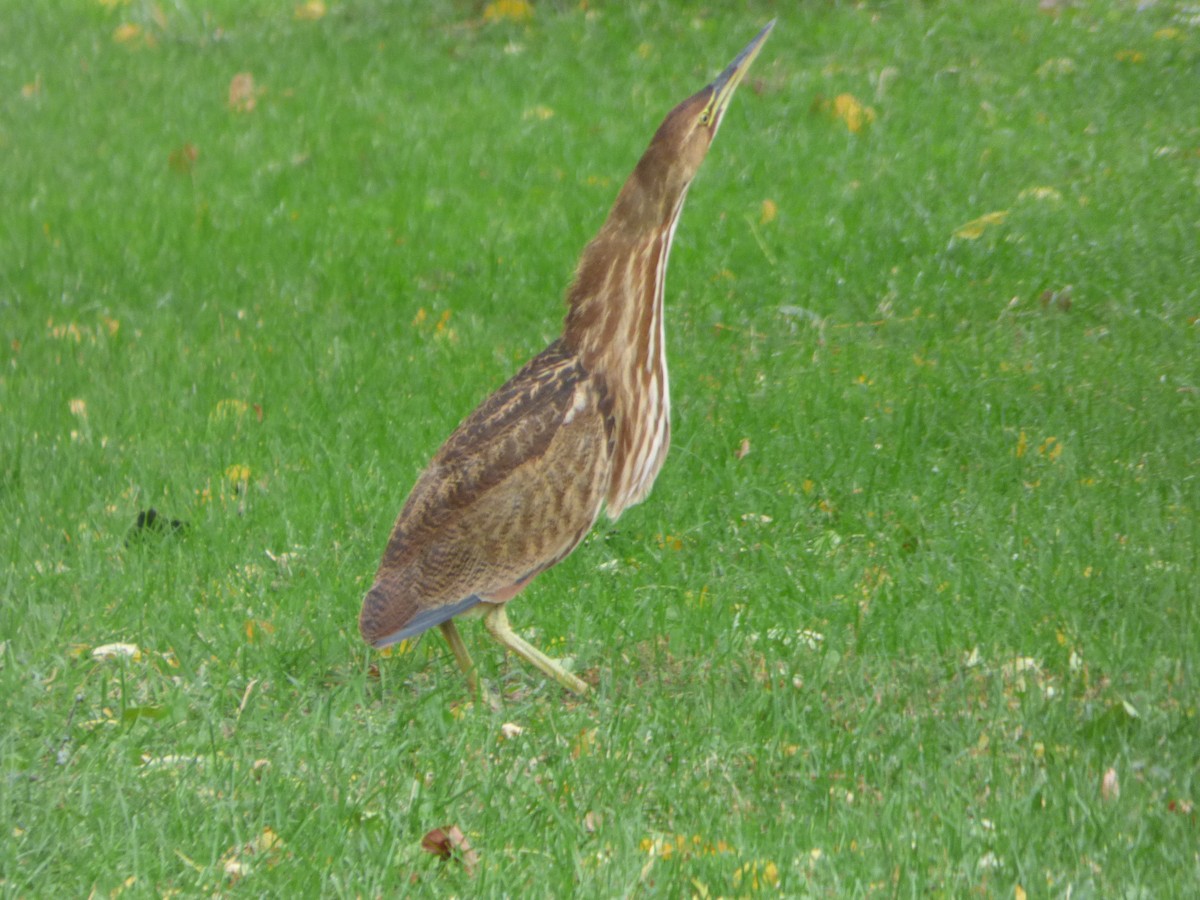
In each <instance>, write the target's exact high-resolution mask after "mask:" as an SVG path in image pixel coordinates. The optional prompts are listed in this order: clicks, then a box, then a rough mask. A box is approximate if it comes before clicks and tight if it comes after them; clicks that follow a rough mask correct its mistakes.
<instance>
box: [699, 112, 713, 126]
mask: <svg viewBox="0 0 1200 900" xmlns="http://www.w3.org/2000/svg"><path fill="white" fill-rule="evenodd" d="M700 124H701V125H711V124H712V109H706V110H705V111H704V112H702V113H700Z"/></svg>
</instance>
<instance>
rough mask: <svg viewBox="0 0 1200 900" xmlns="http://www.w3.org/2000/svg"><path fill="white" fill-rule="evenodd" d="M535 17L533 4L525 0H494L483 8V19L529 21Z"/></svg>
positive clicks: (490, 20)
mask: <svg viewBox="0 0 1200 900" xmlns="http://www.w3.org/2000/svg"><path fill="white" fill-rule="evenodd" d="M532 18H533V6H532V5H531V4H529V3H526V2H525V0H493V2H492V3H489V4H488V5H487V6H485V7H484V8H483V21H485V22H500V21H502V20H504V19H508V20H509V21H511V22H528V21H529V20H530V19H532Z"/></svg>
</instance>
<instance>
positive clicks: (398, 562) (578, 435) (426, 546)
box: [359, 341, 616, 646]
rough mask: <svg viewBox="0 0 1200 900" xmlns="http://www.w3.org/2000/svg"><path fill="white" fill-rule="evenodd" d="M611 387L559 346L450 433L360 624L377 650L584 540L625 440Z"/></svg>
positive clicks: (487, 596)
mask: <svg viewBox="0 0 1200 900" xmlns="http://www.w3.org/2000/svg"><path fill="white" fill-rule="evenodd" d="M615 430H616V426H615V422H614V419H613V413H612V401H611V399H610V396H609V391H608V388H607V385H606V384H605V383H604V381H603V379H602V378H600V377H599V376H597V375H595V374H593V373H590V372H588V371H586V370H585V369H584V367H583V364H582V363H581V362H580V361H579V359H578V358H577V357H576V356H575V355H573V354H572V353H570V352H568V351H567V350H566V349H565V348H564V347H563V345H562V344H561V342H558V341H556V342H555V343H553V344H551V345H550V346H549V347H548V348H546V350H544V351H543V352H542V353H541V354H539V355H538V356H537V357H535V358H534V359H533V360H531V361H530V362H529V363H528V364H527V365H526V366H525V367H524V368H522V369H521V371H519V372H518V373H517V374H516V375H515V376H513V378H512V379H511V380H510V381H509V382H508V383H506V384H505V385H504V386H503V387H501V388H500V389H499V390H497V391H496V392H495V393H494V394H492V395H491V396H490V397H488V398H487V399H486V400H485V401H484V402H483V403H482V404H481V405H480V406H479V407H478V408H477V409H476V410H475V411H474V412H473V413H471V414H470V415H469V416H468V417H467V418H466V419H465V420H464V421H463V422H462V424H460V425H459V426H458V428H457V429H455V431H454V433H453V434H451V435H450V437H449V438H448V439H447V441H446V443H445V444H443V445H442V447H441V449H440V450H439V451H438V452H437V454H436V455H435V456H434V458H433V460H432V462H431V463H430V464H429V467H428V468H427V469H426V470H425V472H424V473H423V474H422V475H421V477H420V478H419V479H418V481H417V483H416V485H415V486H414V487H413V490H412V493H411V494H410V495H409V497H408V500H407V501H406V502H405V504H404V508H403V509H402V510H401V512H400V516H399V518H397V520H396V524H395V527H394V529H393V531H392V536H391V539H390V540H389V541H388V545H387V549H386V550H385V551H384V555H383V561H382V562H381V564H380V567H379V571H378V572H377V573H376V576H375V583H374V585H373V586H372V588H371V590H370V591H368V593H367V595H366V597H365V598H364V601H363V609H362V614H361V616H360V619H359V627H360V629H361V631H362V634H363V637H364V638H365V639H366V640H367V641H368V642H369V643H371V644H374V645H375V646H385V645H387V644H390V643H393V642H394V641H397V640H401V639H403V638H405V637H410V636H412V635H414V634H418V633H420V632H421V631H424V630H425V629H427V628H430V627H432V626H433V625H436V624H439V623H441V622H444V621H446V620H447V619H449V618H451V617H453V616H455V615H457V614H459V613H461V612H464V611H465V610H466V609H469V608H470V607H471V606H473V605H475V604H477V603H479V602H486V601H489V600H493V601H502V600H504V599H507V598H508V597H509V596H511V595H512V594H513V593H515V592H516V591H517V590H520V588H521V587H523V586H524V585H525V584H526V583H527V582H528V581H529V580H530V579H531V578H533V577H534V576H535V575H537V574H538V573H539V572H542V571H544V570H545V569H547V568H549V567H550V566H552V565H554V564H555V563H556V562H558V561H559V560H560V559H562V558H563V557H564V556H566V555H567V554H568V553H570V552H571V550H572V549H574V547H575V546H576V545H577V544H578V543H579V542H580V541H581V540H582V539H583V537H584V536H585V535H586V534H587V532H588V530H589V529H590V528H591V526H592V523H593V522H594V521H595V519H596V516H597V514H598V513H599V511H600V506H601V504H602V502H603V499H604V496H605V492H606V491H607V489H608V484H609V479H610V477H611V460H612V455H613V450H614V446H615V441H616V435H615Z"/></svg>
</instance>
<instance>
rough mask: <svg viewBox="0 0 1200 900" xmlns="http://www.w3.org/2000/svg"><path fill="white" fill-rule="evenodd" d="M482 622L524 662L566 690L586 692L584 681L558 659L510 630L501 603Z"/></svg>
mask: <svg viewBox="0 0 1200 900" xmlns="http://www.w3.org/2000/svg"><path fill="white" fill-rule="evenodd" d="M483 624H484V625H486V626H487V630H488V631H490V632H491V633H492V637H494V638H495V639H496V640H498V641H499V642H500V643H502V644H503V645H504V646H505V647H507V648H508V649H509V650H511V651H512V652H513V653H515V654H517V656H519V657H521V658H522V659H524V660H525V661H526V662H528V663H530V664H531V665H534V666H537V667H538V668H539V669H541V670H542V671H543V672H545V673H546V674H547V675H549V676H550V677H551V678H553V679H554V680H555V681H557V682H558V683H559V684H561V685H562V686H563V687H565V688H566V689H567V690H569V691H574V692H575V693H576V694H586V693H587V691H588V686H587V684H586V683H584V682H583V681H582V680H581V679H579V678H577V677H575V676H574V675H572V674H571V673H570V672H568V671H567V670H566V669H564V668H563V667H562V664H561V663H559V662H558V660H555V659H551V658H550V657H548V656H547V655H546V654H545V653H543V652H542V651H541V650H539V649H538V648H537V647H535V646H533V645H532V644H530V643H529V642H528V641H526V640H525V639H524V638H522V637H521V636H520V635H519V634H517V633H516V632H515V631H513V630H512V627H511V626H510V625H509V624H508V615H507V614H506V613H505V612H504V606H503V604H501V605H498V606H496V608H495V609H493V610H491V611H490V612H489V613H488V614H487V617H486V618H485V619H484V620H483Z"/></svg>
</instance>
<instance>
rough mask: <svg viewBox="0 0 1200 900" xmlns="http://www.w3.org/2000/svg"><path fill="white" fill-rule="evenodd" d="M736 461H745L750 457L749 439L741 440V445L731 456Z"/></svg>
mask: <svg viewBox="0 0 1200 900" xmlns="http://www.w3.org/2000/svg"><path fill="white" fill-rule="evenodd" d="M733 455H734V456H736V457H737V458H738V459H745V458H746V457H747V456H749V455H750V438H742V444H741V446H740V447H738V448H737V450H736V451H735V452H734V454H733Z"/></svg>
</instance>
